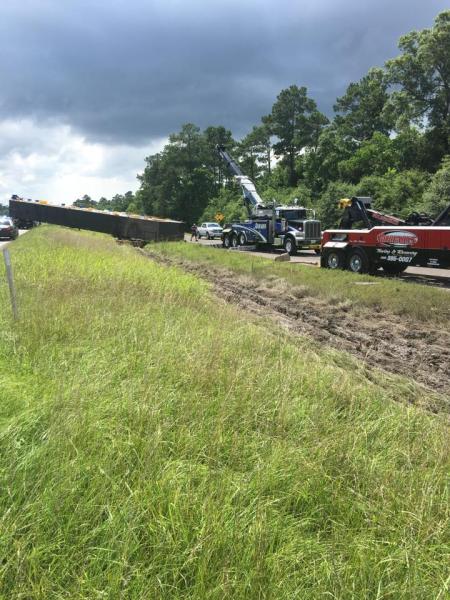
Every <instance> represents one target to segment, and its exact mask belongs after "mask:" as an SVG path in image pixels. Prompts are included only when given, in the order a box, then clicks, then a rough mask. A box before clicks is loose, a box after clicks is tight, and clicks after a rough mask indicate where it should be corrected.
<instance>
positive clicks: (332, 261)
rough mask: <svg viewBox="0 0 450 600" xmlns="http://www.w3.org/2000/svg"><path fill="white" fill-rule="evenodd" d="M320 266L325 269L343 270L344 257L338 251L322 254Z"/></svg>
mask: <svg viewBox="0 0 450 600" xmlns="http://www.w3.org/2000/svg"><path fill="white" fill-rule="evenodd" d="M321 262H322V265H323V266H324V267H326V268H327V269H333V270H334V271H336V270H337V269H343V268H344V267H345V256H344V253H343V252H339V250H332V251H331V252H326V253H322V260H321Z"/></svg>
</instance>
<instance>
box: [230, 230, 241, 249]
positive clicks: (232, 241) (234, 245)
mask: <svg viewBox="0 0 450 600" xmlns="http://www.w3.org/2000/svg"><path fill="white" fill-rule="evenodd" d="M230 238H231V239H230V244H231V247H232V248H237V247H238V246H239V241H238V237H237V235H236V234H235V233H232V234H231V236H230Z"/></svg>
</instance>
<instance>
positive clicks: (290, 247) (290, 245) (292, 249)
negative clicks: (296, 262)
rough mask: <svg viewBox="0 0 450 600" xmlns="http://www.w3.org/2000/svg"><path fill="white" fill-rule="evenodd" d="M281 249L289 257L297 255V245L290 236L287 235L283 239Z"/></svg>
mask: <svg viewBox="0 0 450 600" xmlns="http://www.w3.org/2000/svg"><path fill="white" fill-rule="evenodd" d="M283 248H284V249H285V250H286V252H287V253H288V254H290V255H291V256H295V255H296V254H297V244H296V243H295V240H294V239H293V238H292V237H291V236H290V235H287V236H286V237H285V238H284V242H283Z"/></svg>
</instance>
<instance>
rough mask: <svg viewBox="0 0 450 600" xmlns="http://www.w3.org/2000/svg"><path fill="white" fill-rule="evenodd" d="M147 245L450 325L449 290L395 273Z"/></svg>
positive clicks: (327, 296)
mask: <svg viewBox="0 0 450 600" xmlns="http://www.w3.org/2000/svg"><path fill="white" fill-rule="evenodd" d="M149 248H150V249H151V251H152V252H158V253H160V254H162V255H166V256H171V257H173V258H177V259H182V260H189V261H192V262H196V263H199V264H203V265H205V266H207V267H209V268H211V267H219V268H220V267H223V268H226V269H231V270H232V271H234V272H236V273H239V274H243V275H247V276H249V277H251V278H253V279H255V280H257V281H261V280H264V279H267V278H270V277H278V278H281V279H285V280H287V281H288V282H289V284H291V285H294V286H300V287H301V288H302V290H303V291H304V294H305V295H309V296H311V297H317V298H321V299H323V300H324V301H326V302H329V303H330V306H331V307H332V305H333V303H334V302H342V301H349V302H350V303H351V305H352V306H353V308H354V309H356V310H358V309H360V308H363V309H369V310H373V311H378V310H383V311H387V312H389V313H391V314H395V315H398V316H400V317H403V316H404V317H411V318H413V319H419V320H421V321H428V322H436V323H439V324H440V325H442V326H444V327H448V326H450V293H449V292H448V290H440V289H439V288H436V287H426V286H422V285H417V284H411V283H408V282H403V281H399V280H398V279H388V278H386V279H384V278H381V277H373V276H371V275H355V274H353V273H349V272H346V271H337V272H336V271H329V270H327V269H318V268H314V267H312V266H310V265H302V264H298V263H285V262H274V261H273V260H268V259H267V258H264V257H263V256H264V255H263V256H262V257H261V258H259V257H255V256H254V255H250V254H248V253H245V252H235V251H228V252H227V251H225V250H223V249H217V248H208V247H207V246H201V245H195V244H186V243H184V242H180V243H176V244H174V243H160V244H155V245H152V246H150V247H149ZM361 284H366V285H361ZM367 284H368V285H367Z"/></svg>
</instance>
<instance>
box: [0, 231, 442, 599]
mask: <svg viewBox="0 0 450 600" xmlns="http://www.w3.org/2000/svg"><path fill="white" fill-rule="evenodd" d="M11 254H12V259H13V264H14V269H15V276H16V282H17V288H18V296H19V301H20V314H21V317H20V321H19V322H18V323H16V324H13V323H12V322H11V319H10V314H9V306H8V300H7V289H6V284H5V282H4V279H3V277H2V278H1V280H0V373H1V375H0V389H1V391H2V394H1V403H0V515H1V517H0V518H1V520H0V527H1V532H0V597H1V598H5V599H8V600H9V599H11V598H33V599H35V598H36V599H42V600H44V599H45V600H47V599H50V598H60V599H62V598H70V599H74V598H75V599H76V598H80V599H81V598H86V599H87V598H89V599H90V598H111V599H116V598H139V599H144V598H145V599H147V598H167V599H169V598H170V599H173V598H198V599H202V600H203V599H205V598H210V599H216V598H217V599H223V598H236V599H237V598H239V599H242V598H246V599H247V598H250V599H251V598H273V599H277V600H278V599H283V598H286V599H287V598H289V599H291V598H308V599H310V598H312V599H314V598H324V597H329V598H339V599H344V598H354V599H359V598H378V599H381V598H383V599H386V598H391V599H395V600H398V599H405V600H406V599H407V600H412V599H419V598H420V599H429V598H433V599H436V600H437V599H438V598H439V599H442V600H443V598H444V597H445V594H446V589H447V588H446V585H447V584H448V580H447V583H446V577H447V575H448V572H447V567H448V546H447V545H446V527H447V525H448V506H449V505H448V488H447V485H446V474H447V473H448V466H449V463H448V455H447V450H448V449H447V443H446V442H447V441H448V430H447V428H446V426H445V424H443V423H442V422H441V421H440V420H439V419H438V418H436V417H432V416H429V415H426V414H423V413H422V412H420V411H419V410H416V409H414V408H408V407H406V406H403V405H401V404H399V403H397V402H393V401H392V399H393V398H400V399H401V398H404V397H407V395H408V394H411V393H412V392H411V388H410V386H408V385H406V384H405V385H402V384H401V383H400V381H399V380H397V383H395V380H392V381H391V382H389V381H387V382H386V384H385V385H384V386H382V387H377V386H375V385H374V384H372V383H371V382H370V381H367V380H365V379H364V377H363V375H362V374H360V373H359V372H358V371H357V369H355V368H354V365H352V364H349V363H348V360H347V359H342V360H341V361H340V362H341V365H342V366H340V367H339V366H337V364H336V363H333V361H332V360H329V359H330V356H331V355H330V354H327V353H326V352H319V353H317V352H313V351H312V350H311V349H310V347H309V345H308V344H305V346H304V347H302V344H301V342H297V345H296V346H294V345H290V344H289V343H287V342H286V340H285V339H281V338H280V337H278V336H277V335H276V334H273V335H272V334H270V333H268V332H267V330H266V329H264V330H263V329H260V328H259V327H258V326H257V325H255V324H254V323H251V322H249V321H247V320H246V318H245V316H244V315H242V314H241V313H239V312H238V311H237V310H236V309H234V308H233V307H226V306H223V305H218V304H216V302H215V301H214V299H213V298H212V297H211V296H210V294H209V291H208V288H207V285H206V284H204V283H202V282H201V281H200V280H198V279H196V278H194V277H192V276H189V275H186V274H183V273H182V272H179V271H177V270H175V269H167V268H163V267H159V266H157V265H155V264H153V263H152V262H151V261H149V260H147V259H145V258H144V257H142V256H139V255H137V254H136V252H135V251H133V250H132V249H130V248H127V247H118V246H116V245H115V244H114V243H113V242H112V241H110V240H109V239H107V238H104V237H102V236H96V235H92V234H80V233H76V232H71V231H66V230H58V229H56V228H44V227H42V228H39V229H37V230H35V231H31V232H29V233H28V234H27V235H26V236H23V237H22V238H20V239H19V240H18V241H17V242H15V243H14V244H13V245H12V246H11ZM334 356H337V355H336V354H335V355H334Z"/></svg>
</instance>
